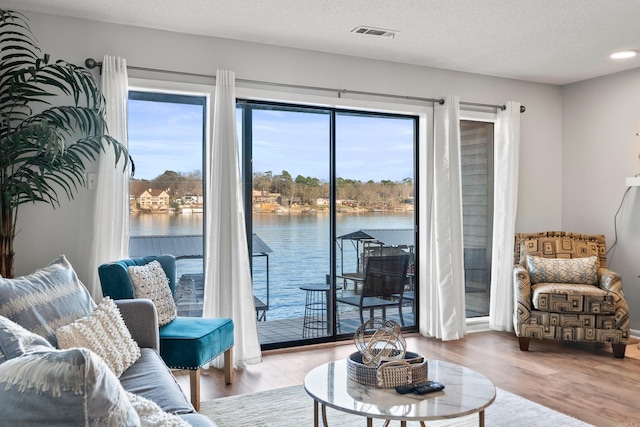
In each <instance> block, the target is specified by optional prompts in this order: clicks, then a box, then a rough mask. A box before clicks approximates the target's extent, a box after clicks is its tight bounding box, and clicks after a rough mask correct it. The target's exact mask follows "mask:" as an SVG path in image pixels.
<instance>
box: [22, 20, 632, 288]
mask: <svg viewBox="0 0 640 427" xmlns="http://www.w3.org/2000/svg"><path fill="white" fill-rule="evenodd" d="M27 15H28V16H29V18H30V19H31V28H32V29H33V31H34V33H35V34H36V36H37V38H38V40H39V41H40V43H41V46H42V48H43V50H44V51H45V52H48V53H51V54H52V57H54V58H63V59H65V60H67V61H70V62H73V63H76V64H83V63H84V60H85V58H87V57H93V58H96V59H98V60H99V59H101V58H102V55H103V54H109V55H116V56H122V57H125V58H126V59H127V63H128V64H129V65H131V66H138V67H148V68H159V69H169V70H177V71H185V72H192V73H201V74H214V73H215V71H216V69H230V70H234V71H235V72H236V77H237V78H239V79H251V80H262V81H271V82H284V83H290V84H298V85H312V86H322V87H336V88H347V89H351V90H360V91H372V92H383V93H390V94H398V95H411V96H418V97H442V96H445V95H449V94H452V95H459V96H460V99H461V100H462V101H471V102H483V103H493V104H501V103H503V102H504V101H508V100H514V101H519V102H521V103H522V104H524V105H526V107H527V112H526V113H525V114H523V115H522V117H521V150H520V153H521V154H520V155H521V162H520V183H519V194H520V198H519V204H518V211H519V214H518V219H517V224H516V229H517V230H518V231H523V232H524V231H538V230H556V229H560V227H561V225H562V215H561V208H562V188H561V186H560V185H559V183H561V182H562V177H563V175H562V164H561V161H562V114H561V113H562V98H561V90H560V88H558V87H556V86H551V85H543V84H535V83H528V82H523V81H517V80H510V79H501V78H495V77H487V76H481V75H474V74H468V73H461V72H453V71H445V70H439V69H434V68H427V67H418V66H411V65H404V64H398V63H393V62H384V61H375V60H369V59H363V58H357V57H349V56H341V55H332V54H324V53H318V52H311V51H305V50H298V49H289V48H281V47H275V46H267V45H261V44H255V43H244V42H239V41H233V40H226V39H216V38H208V37H199V36H190V35H185V34H178V33H170V32H163V31H156V30H149V29H145V28H138V27H129V26H121V25H112V24H104V23H98V22H91V21H86V20H78V19H69V18H60V17H53V16H47V15H40V14H31V13H29V14H27ZM130 76H131V77H144V75H143V74H141V73H140V72H133V71H132V72H131V73H130ZM147 77H153V78H157V77H158V76H157V75H147ZM629 173H631V172H629ZM96 196H98V195H96V194H94V193H93V192H92V191H89V190H83V191H82V192H81V194H80V195H79V197H78V198H77V199H76V200H75V201H73V202H71V203H65V204H64V205H63V207H62V208H61V209H58V210H55V211H54V210H52V209H51V208H50V207H49V206H47V205H34V206H26V207H24V208H22V209H21V211H20V223H19V226H20V228H21V229H22V231H21V232H20V234H19V236H18V239H17V241H16V273H17V274H26V273H29V272H30V271H32V270H34V269H36V268H38V267H40V266H42V265H45V264H47V263H48V262H50V261H51V260H52V259H54V258H55V257H56V256H57V255H58V254H60V253H65V254H66V255H67V257H68V258H69V260H70V261H71V263H72V264H73V265H74V266H75V267H76V270H77V271H78V274H79V275H80V278H81V279H82V280H87V277H88V275H89V274H94V272H90V271H87V270H88V269H87V268H85V267H84V265H85V264H86V263H87V259H88V248H89V241H90V239H92V236H93V230H92V229H91V220H90V219H91V216H92V214H93V205H94V199H95V197H96ZM609 219H610V218H606V221H605V223H606V224H605V223H603V224H602V226H603V227H604V226H605V225H608V224H609ZM570 228H574V227H570Z"/></svg>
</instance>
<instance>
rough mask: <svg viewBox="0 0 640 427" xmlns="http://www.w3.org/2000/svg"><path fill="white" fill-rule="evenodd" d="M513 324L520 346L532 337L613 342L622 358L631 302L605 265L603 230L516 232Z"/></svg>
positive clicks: (626, 338)
mask: <svg viewBox="0 0 640 427" xmlns="http://www.w3.org/2000/svg"><path fill="white" fill-rule="evenodd" d="M514 252H515V253H514V261H515V265H514V267H513V282H514V298H515V301H514V302H515V305H514V307H515V309H514V315H513V326H514V328H515V332H516V336H517V337H518V340H519V344H520V350H522V351H527V350H528V349H529V342H530V340H531V338H539V339H543V338H550V339H556V340H564V341H585V342H598V343H611V344H612V347H613V355H614V356H615V357H617V358H624V351H625V348H626V344H627V342H628V341H629V328H630V322H629V308H628V306H627V302H626V300H625V299H624V295H623V293H622V280H621V279H620V276H619V275H618V274H617V273H614V272H613V271H611V270H608V269H607V268H606V266H607V258H606V245H605V238H604V236H602V235H586V234H576V233H568V232H562V231H549V232H542V233H535V234H516V235H515V251H514Z"/></svg>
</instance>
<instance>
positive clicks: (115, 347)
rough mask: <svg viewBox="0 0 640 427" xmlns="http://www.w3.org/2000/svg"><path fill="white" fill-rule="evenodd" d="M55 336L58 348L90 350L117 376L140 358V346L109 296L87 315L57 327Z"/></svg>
mask: <svg viewBox="0 0 640 427" xmlns="http://www.w3.org/2000/svg"><path fill="white" fill-rule="evenodd" d="M56 337H57V338H58V346H59V347H60V348H73V347H82V348H88V349H89V350H91V351H93V352H94V353H96V354H97V355H98V356H100V357H101V358H102V359H103V360H104V361H105V363H106V364H107V366H108V367H109V368H111V370H112V371H113V373H114V374H115V375H116V377H118V378H120V375H122V373H123V372H124V371H126V370H127V369H128V368H129V367H130V366H131V365H133V364H134V363H135V362H136V360H138V359H139V358H140V347H138V344H137V343H136V342H135V341H134V340H133V338H131V333H130V332H129V329H127V326H126V325H125V324H124V320H123V319H122V315H121V314H120V310H118V307H117V306H116V304H115V303H114V302H113V300H112V299H111V298H109V297H105V298H104V299H103V300H102V302H101V303H100V304H99V305H98V307H97V308H96V309H95V310H94V311H93V313H91V314H90V315H89V316H87V317H83V318H81V319H78V320H76V321H75V322H73V323H71V324H69V325H66V326H63V327H62V328H60V329H58V330H57V331H56Z"/></svg>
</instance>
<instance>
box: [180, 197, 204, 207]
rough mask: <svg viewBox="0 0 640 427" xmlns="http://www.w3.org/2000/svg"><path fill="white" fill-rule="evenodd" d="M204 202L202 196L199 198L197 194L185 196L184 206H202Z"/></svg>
mask: <svg viewBox="0 0 640 427" xmlns="http://www.w3.org/2000/svg"><path fill="white" fill-rule="evenodd" d="M203 202H204V200H203V198H202V196H197V195H195V194H186V195H185V196H184V204H185V205H195V204H202V203H203Z"/></svg>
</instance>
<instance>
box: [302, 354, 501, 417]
mask: <svg viewBox="0 0 640 427" xmlns="http://www.w3.org/2000/svg"><path fill="white" fill-rule="evenodd" d="M428 378H429V380H433V381H438V382H441V383H442V384H444V386H445V389H444V390H442V391H438V392H435V393H429V394H425V395H422V396H418V395H415V394H413V393H410V394H403V395H402V394H398V393H396V391H395V389H393V388H376V387H369V386H366V385H362V384H360V383H358V382H355V381H353V380H351V379H349V378H348V376H347V361H346V359H345V360H338V361H335V362H329V363H325V364H324V365H321V366H318V367H317V368H314V369H313V370H311V371H310V372H309V373H308V374H307V375H306V377H305V379H304V388H305V390H306V391H307V393H308V394H309V395H310V396H311V397H312V398H313V400H314V402H313V409H314V415H313V418H314V426H315V427H319V425H320V424H319V417H320V415H321V416H322V422H323V424H324V426H325V427H328V422H327V416H326V408H327V406H328V407H330V408H334V409H337V410H339V411H343V412H348V413H351V414H355V415H361V416H363V417H366V418H367V426H372V425H373V419H374V418H379V419H384V420H388V421H391V420H397V421H400V425H401V426H403V427H404V426H406V423H407V421H418V422H420V424H421V425H423V426H424V422H425V421H433V420H442V419H447V418H457V417H462V416H465V415H469V414H474V413H476V412H477V413H478V425H479V426H480V427H484V410H485V408H486V407H487V406H489V405H491V404H492V403H493V401H494V400H495V398H496V388H495V386H494V385H493V383H492V382H491V380H489V379H488V378H487V377H485V376H484V375H482V374H480V373H479V372H476V371H473V370H471V369H469V368H465V367H464V366H460V365H456V364H454V363H449V362H444V361H442V360H430V361H429V371H428ZM387 424H388V423H387ZM387 424H385V425H387Z"/></svg>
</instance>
